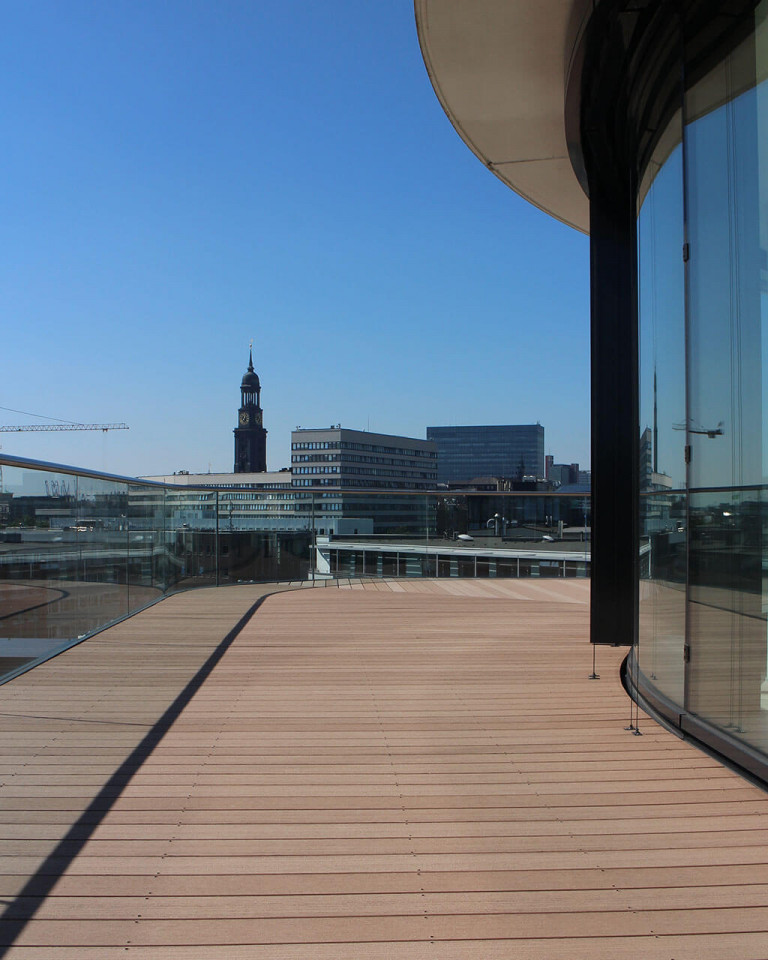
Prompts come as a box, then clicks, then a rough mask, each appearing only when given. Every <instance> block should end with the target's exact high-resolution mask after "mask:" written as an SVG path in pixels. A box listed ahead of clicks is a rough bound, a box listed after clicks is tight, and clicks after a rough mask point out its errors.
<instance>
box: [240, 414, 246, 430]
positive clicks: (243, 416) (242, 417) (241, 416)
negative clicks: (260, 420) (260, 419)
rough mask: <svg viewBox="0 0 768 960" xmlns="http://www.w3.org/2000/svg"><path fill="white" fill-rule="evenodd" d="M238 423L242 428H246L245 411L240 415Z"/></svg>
mask: <svg viewBox="0 0 768 960" xmlns="http://www.w3.org/2000/svg"><path fill="white" fill-rule="evenodd" d="M240 423H241V424H242V426H244V427H246V426H248V414H247V413H246V412H245V411H243V412H242V413H241V414H240Z"/></svg>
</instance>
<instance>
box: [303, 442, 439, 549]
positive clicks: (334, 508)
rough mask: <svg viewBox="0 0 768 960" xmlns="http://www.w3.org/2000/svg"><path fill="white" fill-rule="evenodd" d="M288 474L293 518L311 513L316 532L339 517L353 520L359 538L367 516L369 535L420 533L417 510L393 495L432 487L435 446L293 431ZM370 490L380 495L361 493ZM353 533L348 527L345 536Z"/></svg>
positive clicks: (419, 511) (421, 516)
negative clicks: (311, 490)
mask: <svg viewBox="0 0 768 960" xmlns="http://www.w3.org/2000/svg"><path fill="white" fill-rule="evenodd" d="M291 472H292V476H293V486H294V492H295V495H296V509H297V511H298V512H299V513H301V512H302V511H303V512H308V511H312V512H314V514H315V518H316V519H315V523H316V526H317V527H318V528H319V529H320V532H325V528H326V527H327V526H328V524H329V523H332V522H333V520H334V518H342V517H343V518H347V519H349V518H352V519H359V520H360V521H361V523H360V524H359V525H358V527H357V531H358V532H359V533H364V532H371V531H370V530H369V529H365V524H364V523H363V520H364V519H365V518H370V517H372V518H373V531H372V532H374V533H395V532H407V531H408V530H414V529H419V530H423V528H424V517H423V513H422V512H421V510H420V508H419V507H418V506H417V505H416V504H415V503H414V501H413V499H412V498H411V499H408V498H406V497H402V496H401V497H398V496H397V495H396V493H394V491H397V490H403V491H404V490H408V491H411V492H413V491H418V490H433V489H434V488H435V485H436V483H437V446H436V444H435V443H433V442H432V441H430V440H416V439H414V438H413V437H400V436H391V435H389V434H383V433H368V432H366V431H364V430H350V429H347V428H346V427H341V426H340V425H336V426H331V427H327V428H317V429H308V428H301V427H297V429H296V430H294V431H293V432H292V433H291ZM305 487H314V488H317V487H322V488H324V489H323V491H322V492H321V493H315V494H309V493H302V488H305ZM372 490H376V491H381V492H377V493H376V494H372V493H370V492H365V493H364V491H372ZM388 491H393V492H391V493H388ZM352 494H357V496H353V495H352ZM326 521H327V522H328V523H326ZM348 526H349V525H348ZM354 530H355V526H354V524H353V525H352V530H348V532H354Z"/></svg>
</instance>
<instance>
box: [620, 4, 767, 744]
mask: <svg viewBox="0 0 768 960" xmlns="http://www.w3.org/2000/svg"><path fill="white" fill-rule="evenodd" d="M681 22H682V21H681ZM742 27H744V28H745V29H742V31H741V33H740V35H739V37H738V42H731V44H730V46H729V49H728V50H727V52H726V53H724V54H723V55H721V56H717V57H715V56H711V55H710V56H709V57H708V60H707V62H706V64H705V67H704V68H702V61H701V60H700V61H699V63H698V64H697V69H696V70H694V69H692V67H691V64H690V63H689V62H687V61H686V59H685V58H684V57H683V55H682V53H681V57H680V62H679V65H678V66H679V68H680V69H679V76H680V89H679V91H678V93H679V109H678V110H677V111H676V112H675V113H674V115H673V116H672V118H671V120H668V122H667V124H666V127H665V129H664V132H663V133H662V134H661V136H659V137H658V138H657V142H656V146H655V148H654V151H653V153H652V156H651V157H650V158H649V160H648V161H647V163H646V165H645V169H644V170H643V171H641V174H642V175H641V179H640V186H639V189H638V206H637V292H638V301H637V312H638V355H639V378H638V380H639V430H640V436H639V445H640V449H639V467H640V478H639V499H640V550H639V569H640V591H639V630H638V650H637V658H638V662H639V669H640V671H641V674H642V677H641V686H643V685H645V686H646V689H647V690H648V691H650V692H651V694H652V695H658V699H659V700H660V701H662V700H663V701H666V702H667V705H668V709H667V711H666V712H667V713H668V715H669V714H672V713H674V712H675V711H676V712H677V713H678V722H679V723H680V725H681V726H682V727H685V726H686V725H688V726H690V727H692V726H694V725H695V726H697V728H698V729H699V730H700V731H702V730H703V731H705V739H710V741H712V742H714V740H715V739H716V738H717V737H720V738H721V739H722V740H723V742H724V743H727V742H729V741H730V742H737V743H741V744H743V745H744V746H745V747H746V748H748V749H749V750H752V751H755V752H757V753H759V754H763V755H768V684H767V683H766V673H767V670H766V660H767V655H768V643H767V642H766V605H767V602H768V595H767V594H766V581H765V572H766V570H767V569H768V537H767V536H766V534H767V533H768V530H766V492H767V491H768V486H767V485H768V442H764V440H763V435H764V432H765V425H766V423H768V382H767V380H766V378H767V377H768V300H767V299H766V297H767V296H768V285H767V283H768V252H767V251H768V81H766V80H765V77H766V76H767V75H768V2H766V0H763V2H761V3H759V4H757V5H756V6H755V8H754V9H753V10H752V11H751V12H750V14H748V15H745V17H744V19H743V21H742ZM685 40H686V41H689V40H690V38H689V37H687V36H686V37H685ZM690 47H695V43H688V46H686V43H683V42H681V44H680V50H681V51H683V50H686V49H689V48H690ZM707 731H709V733H711V734H712V735H713V736H707V735H706V732H707ZM726 752H728V750H727V747H726Z"/></svg>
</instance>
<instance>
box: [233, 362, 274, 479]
mask: <svg viewBox="0 0 768 960" xmlns="http://www.w3.org/2000/svg"><path fill="white" fill-rule="evenodd" d="M234 434H235V473H264V472H265V471H266V469H267V431H266V430H265V429H264V427H263V426H262V410H261V384H260V383H259V377H258V375H257V374H256V373H255V372H254V369H253V347H251V350H250V353H249V355H248V370H247V371H246V372H245V374H244V375H243V379H242V382H241V384H240V409H239V411H238V414H237V426H236V427H235V430H234Z"/></svg>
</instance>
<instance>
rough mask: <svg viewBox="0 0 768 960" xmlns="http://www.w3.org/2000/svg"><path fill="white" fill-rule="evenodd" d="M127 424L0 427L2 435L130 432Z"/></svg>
mask: <svg viewBox="0 0 768 960" xmlns="http://www.w3.org/2000/svg"><path fill="white" fill-rule="evenodd" d="M128 429H129V427H128V424H127V423H30V424H26V425H24V426H4V427H0V433H24V432H35V433H56V432H58V431H59V430H102V431H103V432H104V433H106V432H107V430H128Z"/></svg>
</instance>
